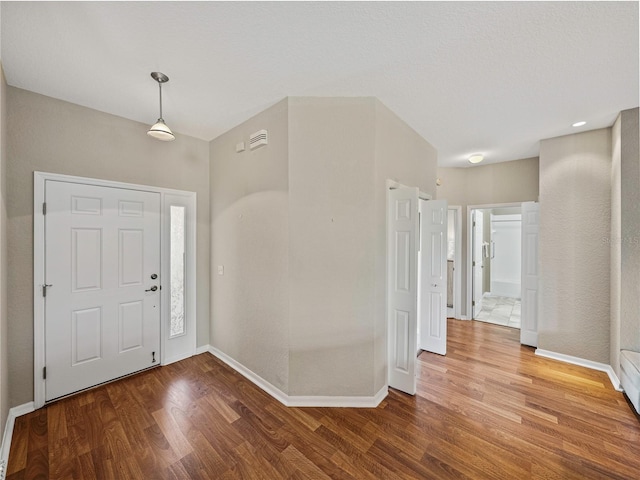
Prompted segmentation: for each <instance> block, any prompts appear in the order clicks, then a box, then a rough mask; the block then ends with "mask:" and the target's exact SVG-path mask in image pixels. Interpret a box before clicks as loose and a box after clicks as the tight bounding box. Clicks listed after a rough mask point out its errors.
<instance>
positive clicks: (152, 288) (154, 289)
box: [145, 285, 158, 292]
mask: <svg viewBox="0 0 640 480" xmlns="http://www.w3.org/2000/svg"><path fill="white" fill-rule="evenodd" d="M156 290H158V287H156V286H155V285H154V286H153V287H151V288H150V289H149V290H145V292H155V291H156Z"/></svg>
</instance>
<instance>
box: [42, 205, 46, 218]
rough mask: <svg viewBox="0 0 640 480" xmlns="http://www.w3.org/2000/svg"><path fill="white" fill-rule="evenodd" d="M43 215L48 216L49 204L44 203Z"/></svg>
mask: <svg viewBox="0 0 640 480" xmlns="http://www.w3.org/2000/svg"><path fill="white" fill-rule="evenodd" d="M42 214H43V215H46V214H47V204H46V202H44V203H43V204H42Z"/></svg>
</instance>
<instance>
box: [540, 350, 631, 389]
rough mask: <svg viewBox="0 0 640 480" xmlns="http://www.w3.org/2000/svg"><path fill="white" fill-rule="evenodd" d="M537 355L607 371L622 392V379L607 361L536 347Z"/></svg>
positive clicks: (615, 385)
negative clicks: (597, 360) (595, 360)
mask: <svg viewBox="0 0 640 480" xmlns="http://www.w3.org/2000/svg"><path fill="white" fill-rule="evenodd" d="M535 353H536V355H538V356H539V357H544V358H550V359H551V360H558V361H560V362H564V363H570V364H572V365H578V366H579V367H585V368H589V369H591V370H597V371H599V372H605V373H606V374H607V375H608V376H609V380H610V381H611V384H612V385H613V388H615V389H616V390H617V391H619V392H622V391H623V390H622V387H621V385H620V380H619V379H618V376H617V375H616V372H615V371H614V370H613V368H612V367H611V365H607V364H606V363H600V362H594V361H593V360H587V359H585V358H580V357H573V356H571V355H565V354H564V353H557V352H551V351H549V350H543V349H541V348H536V352H535Z"/></svg>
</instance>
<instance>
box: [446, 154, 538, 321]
mask: <svg viewBox="0 0 640 480" xmlns="http://www.w3.org/2000/svg"><path fill="white" fill-rule="evenodd" d="M538 167H539V161H538V158H537V157H534V158H526V159H523V160H514V161H511V162H504V163H495V164H489V165H481V166H476V167H467V168H445V167H440V168H438V178H440V180H441V182H442V184H441V185H440V186H439V187H438V189H437V191H438V198H439V199H442V200H447V202H448V204H449V205H460V206H462V273H461V275H462V288H461V290H462V305H461V309H460V312H461V315H462V316H465V317H468V316H469V315H468V312H467V302H466V298H467V297H466V296H467V206H468V205H490V204H497V203H520V202H529V201H537V200H538V192H539V181H538V174H539V172H538Z"/></svg>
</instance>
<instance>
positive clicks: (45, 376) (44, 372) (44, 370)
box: [42, 367, 47, 380]
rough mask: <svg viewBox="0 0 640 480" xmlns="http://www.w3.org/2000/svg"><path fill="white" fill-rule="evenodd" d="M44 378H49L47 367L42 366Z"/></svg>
mask: <svg viewBox="0 0 640 480" xmlns="http://www.w3.org/2000/svg"><path fill="white" fill-rule="evenodd" d="M42 379H43V380H46V379H47V367H43V368H42Z"/></svg>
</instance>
